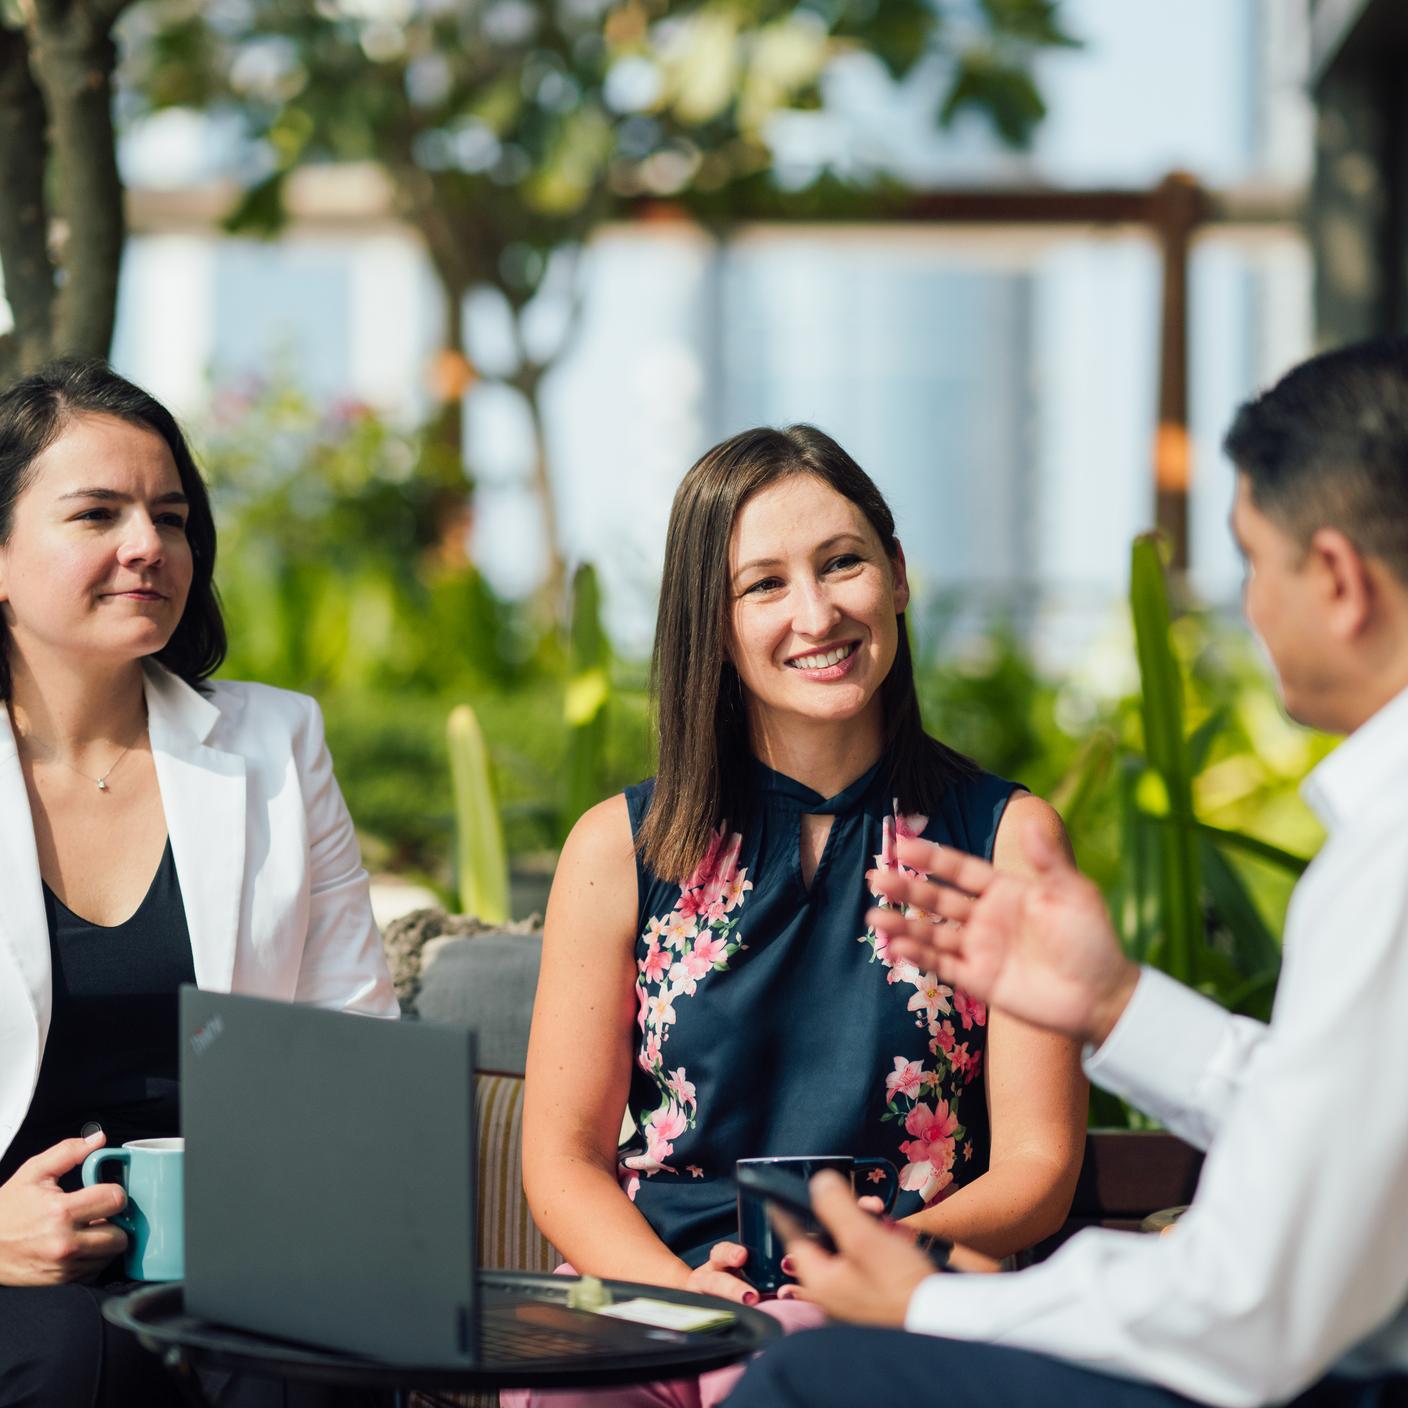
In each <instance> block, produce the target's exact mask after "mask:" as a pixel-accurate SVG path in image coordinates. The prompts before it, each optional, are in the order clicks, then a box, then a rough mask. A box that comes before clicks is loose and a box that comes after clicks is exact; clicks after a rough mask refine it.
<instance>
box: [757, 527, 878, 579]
mask: <svg viewBox="0 0 1408 1408" xmlns="http://www.w3.org/2000/svg"><path fill="white" fill-rule="evenodd" d="M838 543H860V544H861V546H862V547H863V546H864V545H865V539H864V538H862V537H861V536H860V534H859V533H837V534H836V535H835V536H834V537H831V538H828V539H827V540H826V541H825V542H824V543H818V544H817V545H816V546H815V547H814V548H813V549H812V551H813V552H825V551H826V550H827V549H828V548H834V547H835V546H836V545H837V544H838ZM781 561H782V559H781V558H780V557H755V558H754V559H753V560H752V561H751V562H745V563H744V564H743V565H742V566H741V567H739V569H738V571H736V572H735V573H734V574H733V575H734V580H735V581H736V580H737V579H738V578H739V577H742V576H745V575H746V574H747V573H749V572H752V571H755V570H756V569H757V568H759V567H776V566H777V564H778V563H779V562H781Z"/></svg>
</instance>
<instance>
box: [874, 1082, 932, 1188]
mask: <svg viewBox="0 0 1408 1408" xmlns="http://www.w3.org/2000/svg"><path fill="white" fill-rule="evenodd" d="M923 1084H924V1067H923V1064H922V1063H921V1062H919V1061H906V1060H905V1059H904V1057H903V1056H896V1057H895V1069H894V1070H893V1071H891V1072H890V1074H889V1075H887V1076H886V1077H885V1094H886V1095H888V1096H890V1098H891V1099H893V1098H894V1097H895V1096H896V1095H908V1096H910V1097H911V1098H913V1097H916V1096H918V1094H919V1088H920V1086H922V1085H923ZM882 1176H883V1175H882Z"/></svg>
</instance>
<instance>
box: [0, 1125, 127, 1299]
mask: <svg viewBox="0 0 1408 1408" xmlns="http://www.w3.org/2000/svg"><path fill="white" fill-rule="evenodd" d="M102 1144H103V1139H102V1137H101V1136H99V1137H97V1138H96V1139H94V1140H92V1141H91V1142H90V1141H89V1140H87V1139H65V1140H63V1141H62V1142H61V1143H58V1144H55V1145H54V1146H53V1147H52V1148H49V1149H45V1150H44V1151H43V1153H40V1154H36V1155H35V1156H34V1157H33V1158H32V1159H29V1160H27V1161H26V1162H24V1163H22V1164H21V1165H20V1166H19V1168H18V1169H16V1170H15V1173H14V1175H13V1176H12V1177H11V1178H10V1179H9V1180H8V1181H7V1182H6V1183H4V1184H0V1285H3V1286H56V1285H61V1284H63V1283H64V1282H67V1281H87V1280H91V1279H92V1278H93V1277H94V1276H96V1275H97V1274H98V1272H100V1271H101V1270H102V1269H103V1267H104V1266H106V1265H107V1264H108V1262H110V1261H111V1260H112V1259H113V1257H115V1256H117V1255H118V1254H119V1253H120V1252H121V1251H122V1250H123V1249H124V1248H125V1247H126V1246H127V1234H126V1233H125V1232H124V1231H123V1230H122V1228H120V1227H118V1226H116V1225H115V1224H114V1223H111V1222H108V1221H106V1220H105V1219H107V1218H111V1217H114V1216H116V1214H118V1213H120V1212H121V1211H122V1209H123V1208H124V1207H125V1206H126V1204H127V1194H126V1193H125V1192H124V1191H123V1190H122V1188H121V1187H120V1186H119V1185H118V1184H116V1183H97V1184H94V1185H93V1187H91V1188H79V1189H78V1190H77V1191H75V1192H73V1193H65V1192H64V1190H63V1189H62V1188H60V1187H59V1179H60V1178H62V1177H63V1175H64V1174H66V1173H68V1172H69V1171H70V1170H71V1169H75V1168H77V1167H78V1165H79V1164H81V1163H82V1162H83V1160H84V1159H86V1158H87V1157H88V1155H89V1154H91V1153H92V1152H93V1150H94V1149H97V1148H101V1146H102Z"/></svg>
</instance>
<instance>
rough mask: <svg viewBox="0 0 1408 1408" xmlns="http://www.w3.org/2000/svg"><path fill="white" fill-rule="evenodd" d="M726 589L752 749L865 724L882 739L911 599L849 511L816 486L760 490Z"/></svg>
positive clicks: (810, 480) (742, 516) (747, 511)
mask: <svg viewBox="0 0 1408 1408" xmlns="http://www.w3.org/2000/svg"><path fill="white" fill-rule="evenodd" d="M729 582H730V587H731V592H732V595H731V606H730V614H729V622H730V644H729V658H730V659H731V660H732V662H733V665H734V668H735V669H736V670H737V671H738V677H739V679H740V681H741V682H742V684H743V691H744V697H745V699H746V700H747V702H748V711H749V722H750V725H751V727H752V730H753V735H754V738H755V739H756V738H758V737H760V736H767V735H769V734H771V733H772V732H773V731H774V730H776V729H777V728H778V727H786V726H788V725H789V724H792V725H793V726H795V725H796V724H797V723H800V722H802V721H806V722H808V723H813V724H815V723H839V722H844V721H848V720H853V719H858V718H862V717H866V718H868V719H869V720H870V721H871V722H872V723H873V724H875V725H876V726H877V727H879V728H880V732H881V734H883V720H882V719H881V718H880V707H881V703H880V686H881V684H882V683H883V682H884V680H885V677H886V675H888V674H889V672H890V667H891V666H892V665H893V664H894V662H895V652H896V649H897V647H898V643H899V623H898V622H897V620H896V616H897V614H898V613H899V612H901V611H903V610H904V609H905V607H906V606H907V605H908V603H909V587H908V584H907V582H906V580H905V574H904V560H903V558H902V557H896V558H891V557H890V556H889V555H888V553H887V552H886V551H885V549H884V548H883V547H882V545H881V543H880V540H879V538H878V536H877V535H876V532H875V529H874V528H873V527H872V526H871V525H870V522H869V520H868V519H867V518H866V516H865V514H864V513H862V512H861V510H860V508H859V507H858V506H857V505H856V504H854V503H852V502H851V501H850V500H849V499H847V498H846V497H844V495H842V494H839V493H837V492H836V490H834V489H833V488H831V487H830V485H828V484H826V483H824V482H823V481H822V480H820V479H818V478H816V477H815V476H814V475H811V474H795V475H792V476H790V477H789V478H787V479H783V480H781V481H780V482H778V483H774V484H772V485H770V486H769V487H768V488H766V489H762V490H759V491H758V493H756V494H754V495H753V496H752V497H751V498H750V499H748V500H747V501H746V502H745V503H744V505H743V507H742V508H741V509H740V510H739V512H738V516H737V518H736V519H735V521H734V527H733V536H732V541H731V543H730V550H729Z"/></svg>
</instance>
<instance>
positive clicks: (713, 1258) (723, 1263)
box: [709, 1242, 748, 1271]
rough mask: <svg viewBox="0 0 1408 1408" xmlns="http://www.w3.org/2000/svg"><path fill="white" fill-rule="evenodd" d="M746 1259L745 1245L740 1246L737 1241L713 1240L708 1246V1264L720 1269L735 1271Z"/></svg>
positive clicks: (746, 1250)
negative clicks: (712, 1243)
mask: <svg viewBox="0 0 1408 1408" xmlns="http://www.w3.org/2000/svg"><path fill="white" fill-rule="evenodd" d="M747 1260H748V1249H747V1247H740V1246H739V1245H738V1243H737V1242H715V1243H714V1245H713V1246H712V1247H710V1248H709V1265H710V1266H714V1267H717V1268H718V1269H719V1270H721V1271H737V1270H739V1269H740V1268H741V1267H742V1266H743V1263H744V1262H745V1261H747Z"/></svg>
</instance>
